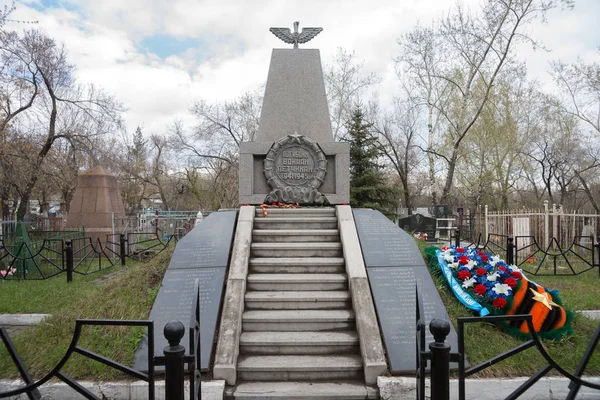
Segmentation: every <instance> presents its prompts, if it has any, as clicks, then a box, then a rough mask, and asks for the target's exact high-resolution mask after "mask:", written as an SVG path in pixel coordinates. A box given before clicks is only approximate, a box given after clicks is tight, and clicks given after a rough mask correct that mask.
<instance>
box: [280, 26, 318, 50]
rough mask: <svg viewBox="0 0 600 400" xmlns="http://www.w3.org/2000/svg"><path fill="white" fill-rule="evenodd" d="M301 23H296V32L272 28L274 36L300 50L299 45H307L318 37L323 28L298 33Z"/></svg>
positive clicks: (303, 29)
mask: <svg viewBox="0 0 600 400" xmlns="http://www.w3.org/2000/svg"><path fill="white" fill-rule="evenodd" d="M298 25H300V22H298V21H296V22H294V32H293V33H292V31H290V28H270V29H269V30H270V31H271V33H273V35H275V36H277V37H278V38H279V39H281V40H283V41H284V42H285V43H289V44H293V45H294V48H295V49H297V48H298V43H306V42H308V41H309V40H311V39H312V38H314V37H315V36H317V35H318V34H319V33H320V32H321V31H322V30H323V28H302V32H298Z"/></svg>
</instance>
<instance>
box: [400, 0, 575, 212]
mask: <svg viewBox="0 0 600 400" xmlns="http://www.w3.org/2000/svg"><path fill="white" fill-rule="evenodd" d="M563 3H566V4H567V5H571V4H572V2H570V1H564V2H563ZM556 5H557V2H555V1H548V0H506V1H494V2H486V3H484V5H483V7H482V9H481V12H480V13H479V14H477V15H473V14H470V13H468V12H467V11H465V9H464V8H463V7H462V6H461V5H460V4H459V5H457V6H456V8H455V9H454V10H453V11H451V12H450V13H449V14H448V15H447V16H446V17H444V18H443V19H442V20H441V21H440V22H439V24H437V26H435V27H434V28H432V29H431V30H423V29H422V28H416V30H415V31H414V32H412V33H409V34H405V35H403V36H402V37H401V38H400V39H399V44H400V51H401V54H402V55H401V56H400V58H399V60H398V61H399V62H400V63H401V65H400V68H401V69H402V70H404V71H405V73H406V74H407V75H408V76H409V77H411V76H412V77H416V78H417V79H416V81H417V83H419V84H420V85H421V86H422V88H423V90H422V93H421V98H420V102H421V103H423V104H427V105H428V106H429V107H431V108H432V109H434V110H435V112H436V113H437V114H439V116H440V118H441V119H442V120H443V124H442V125H441V126H440V128H441V129H443V134H444V136H445V140H444V141H443V143H444V146H440V145H437V146H435V147H434V146H431V145H428V147H427V149H426V151H427V152H428V153H431V154H433V155H434V156H435V157H437V158H438V159H440V160H442V161H443V162H444V163H445V165H446V177H445V180H444V185H443V189H442V196H441V198H440V201H441V202H447V201H448V198H449V195H450V192H451V190H452V188H453V183H454V175H455V170H456V165H457V162H458V158H459V156H460V151H459V150H460V147H461V145H462V143H463V141H464V140H465V137H466V136H467V134H468V133H469V131H470V130H471V128H472V127H473V125H474V124H475V122H476V121H477V119H478V118H479V116H480V114H481V112H482V110H483V108H484V107H485V105H486V103H487V101H488V100H489V96H490V92H491V90H492V88H493V87H494V84H495V82H496V80H497V79H498V76H499V74H500V73H501V71H502V70H503V68H505V66H506V64H508V63H510V61H511V59H512V53H513V51H514V46H515V44H516V43H518V42H530V43H532V44H534V45H535V44H536V43H535V42H534V41H533V40H532V39H531V38H530V37H528V36H527V35H526V32H525V28H526V26H527V24H528V23H530V22H531V21H532V20H533V19H535V18H544V17H545V13H546V12H547V11H548V10H549V9H551V8H553V7H555V6H556ZM419 30H421V31H422V32H421V31H419ZM421 33H422V34H421ZM422 37H425V38H426V39H427V41H426V46H425V45H423V44H422V43H419V40H420V38H422ZM424 46H425V47H424ZM424 51H427V52H429V55H427V54H422V53H423V52H424ZM414 60H418V62H417V61H414ZM413 61H414V62H413ZM436 140H437V143H442V140H440V139H439V138H437V139H436ZM429 143H430V144H431V136H430V137H429Z"/></svg>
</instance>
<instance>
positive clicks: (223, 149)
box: [171, 91, 262, 208]
mask: <svg viewBox="0 0 600 400" xmlns="http://www.w3.org/2000/svg"><path fill="white" fill-rule="evenodd" d="M261 105H262V96H261V95H259V94H258V91H254V92H247V93H244V94H242V95H241V96H240V97H238V98H237V99H235V100H232V101H227V102H223V103H212V104H211V103H208V102H206V101H204V100H201V101H198V102H196V103H195V104H194V105H193V106H192V109H191V111H192V113H193V114H194V115H195V117H196V119H197V125H196V127H195V128H194V129H193V131H191V132H186V130H185V129H184V127H183V125H182V124H181V123H175V124H174V126H173V129H172V132H171V138H172V142H173V145H174V146H175V148H176V149H177V150H178V151H179V155H180V159H182V160H185V168H186V171H187V172H186V173H185V174H184V177H183V178H182V179H184V180H185V182H186V183H185V185H187V189H186V190H188V191H189V193H192V194H193V196H194V197H195V198H196V199H200V198H202V199H204V205H205V206H206V207H208V208H221V207H235V206H236V205H237V199H238V194H237V188H238V181H237V179H238V164H239V163H238V157H239V144H240V143H241V142H248V141H252V140H254V137H255V136H256V133H257V132H258V122H259V118H260V111H261ZM207 183H209V187H208V188H207V190H208V191H209V192H211V195H210V196H206V195H204V194H201V193H202V192H203V191H204V188H206V185H207ZM209 204H210V205H209ZM199 206H200V207H201V208H203V207H205V206H203V205H202V202H201V204H199Z"/></svg>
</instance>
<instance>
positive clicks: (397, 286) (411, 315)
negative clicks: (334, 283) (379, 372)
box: [367, 267, 458, 374]
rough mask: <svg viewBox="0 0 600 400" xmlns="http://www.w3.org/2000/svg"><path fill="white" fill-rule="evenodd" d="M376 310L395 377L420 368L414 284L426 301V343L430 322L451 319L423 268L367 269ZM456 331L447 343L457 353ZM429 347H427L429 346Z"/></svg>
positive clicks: (430, 338)
mask: <svg viewBox="0 0 600 400" xmlns="http://www.w3.org/2000/svg"><path fill="white" fill-rule="evenodd" d="M367 275H368V277H369V283H370V285H371V291H372V293H373V300H374V301H375V310H376V311H377V316H378V318H379V325H380V327H381V330H382V333H383V341H384V343H385V347H386V349H387V356H388V360H389V364H390V370H391V372H392V374H399V373H407V372H414V371H415V369H416V365H417V358H416V353H415V348H416V333H417V330H416V329H417V328H416V296H415V284H417V285H419V293H420V295H421V297H422V299H423V309H424V310H423V314H424V317H425V321H426V324H427V329H426V334H427V335H426V339H425V343H427V344H428V343H431V342H432V341H433V336H432V335H431V333H430V332H429V322H431V320H432V319H434V318H441V319H445V320H450V318H449V317H448V313H447V312H446V308H445V307H444V305H443V304H442V300H441V298H440V295H439V294H438V292H437V289H436V287H435V284H434V283H433V280H432V279H431V276H430V275H429V271H427V269H425V268H424V267H406V268H386V267H384V268H369V269H367ZM457 340H458V339H457V335H456V331H455V330H454V327H452V328H451V330H450V334H449V335H448V337H447V339H446V342H447V343H448V344H450V346H452V350H451V351H453V352H456V351H458V341H457ZM426 348H428V347H426Z"/></svg>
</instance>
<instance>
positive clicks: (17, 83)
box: [0, 30, 121, 219]
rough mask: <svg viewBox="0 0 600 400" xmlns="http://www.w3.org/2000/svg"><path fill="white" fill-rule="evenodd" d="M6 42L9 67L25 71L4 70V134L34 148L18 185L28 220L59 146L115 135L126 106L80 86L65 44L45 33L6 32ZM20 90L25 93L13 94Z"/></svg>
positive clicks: (20, 215) (21, 212)
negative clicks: (42, 178) (9, 132)
mask: <svg viewBox="0 0 600 400" xmlns="http://www.w3.org/2000/svg"><path fill="white" fill-rule="evenodd" d="M1 39H2V40H1V41H0V52H1V53H2V59H3V60H6V62H5V65H13V66H15V65H19V64H20V65H21V67H20V69H18V70H17V73H15V72H14V71H15V69H14V68H6V69H4V70H3V71H2V76H3V77H2V80H3V81H4V82H8V83H9V84H7V85H6V86H5V88H6V90H7V92H6V93H8V94H9V97H10V98H5V99H4V102H3V111H4V113H3V114H4V115H3V116H2V117H3V118H2V119H1V120H0V123H2V124H3V125H2V126H3V128H4V130H7V129H11V130H12V131H13V132H14V135H17V136H22V137H23V138H26V140H22V141H21V142H22V143H27V144H28V146H33V155H32V157H30V158H29V163H28V165H27V168H26V170H24V171H22V172H24V173H23V174H21V175H20V176H19V179H20V184H19V185H13V186H15V188H16V189H17V191H18V195H19V197H20V205H19V209H18V212H17V217H18V218H19V219H22V218H23V216H24V215H25V214H26V212H27V208H28V203H29V199H30V196H31V194H32V192H33V190H34V188H35V186H36V183H37V182H38V180H39V178H40V171H41V169H42V167H43V165H44V160H45V159H46V157H47V156H48V154H49V153H50V151H51V149H52V147H53V146H54V144H55V143H56V142H58V141H65V142H67V143H68V144H69V145H70V146H73V147H76V146H77V145H78V144H81V143H84V142H86V141H89V140H90V138H91V137H94V136H99V135H104V134H106V133H107V132H110V131H111V130H113V128H114V127H115V126H116V125H118V124H119V122H120V119H119V117H120V111H121V108H120V106H119V105H118V104H116V102H115V101H114V100H113V99H112V97H110V96H108V95H106V94H105V93H103V92H102V91H100V90H98V89H97V88H95V87H93V86H86V87H83V86H80V85H77V84H76V83H75V81H74V79H73V70H74V66H73V65H72V64H70V63H69V61H68V58H67V52H66V50H65V48H64V46H59V45H57V44H56V42H55V41H54V40H53V39H51V38H50V37H48V36H47V35H46V34H45V33H43V32H42V31H39V30H30V31H26V32H24V34H23V35H22V36H19V35H17V34H15V33H10V32H8V33H7V32H2V35H1ZM16 87H19V88H23V91H22V92H18V93H17V92H15V91H14V90H12V88H16ZM17 118H18V121H17Z"/></svg>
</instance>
